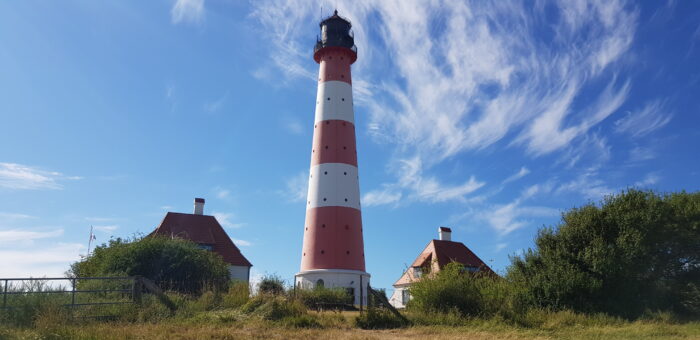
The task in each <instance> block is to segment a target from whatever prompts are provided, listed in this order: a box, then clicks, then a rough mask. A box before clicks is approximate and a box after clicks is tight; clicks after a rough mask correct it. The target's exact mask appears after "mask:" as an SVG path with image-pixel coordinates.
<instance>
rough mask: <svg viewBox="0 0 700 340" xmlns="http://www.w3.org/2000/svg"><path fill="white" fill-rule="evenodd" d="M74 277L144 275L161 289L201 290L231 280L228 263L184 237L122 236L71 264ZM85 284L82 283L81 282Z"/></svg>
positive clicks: (218, 285)
mask: <svg viewBox="0 0 700 340" xmlns="http://www.w3.org/2000/svg"><path fill="white" fill-rule="evenodd" d="M68 274H69V275H70V276H72V277H85V276H114V275H129V276H135V275H141V276H143V277H146V278H148V279H150V280H153V281H155V282H157V283H158V284H159V285H160V286H161V287H162V288H164V289H169V290H175V291H178V292H182V293H200V292H202V291H203V290H204V289H206V288H210V287H212V286H215V287H220V286H221V285H224V284H226V283H227V282H228V279H229V276H228V275H229V273H228V267H227V265H226V263H224V261H223V260H222V259H221V257H220V256H219V255H218V254H216V253H213V252H210V251H206V250H203V249H200V248H199V247H198V246H197V244H195V243H193V242H191V241H188V240H183V239H171V238H167V237H160V236H155V237H144V238H134V239H132V240H123V239H121V238H117V239H113V240H110V241H109V243H108V244H102V245H100V246H97V247H96V248H95V250H94V251H93V252H92V254H91V255H90V256H89V257H86V258H84V259H82V260H81V261H78V262H75V263H73V264H72V265H71V269H70V270H69V272H68ZM81 284H82V283H81Z"/></svg>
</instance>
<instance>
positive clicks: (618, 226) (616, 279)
mask: <svg viewBox="0 0 700 340" xmlns="http://www.w3.org/2000/svg"><path fill="white" fill-rule="evenodd" d="M507 277H508V278H509V279H510V280H511V281H513V282H516V283H518V284H520V285H522V286H523V287H524V290H523V292H524V293H523V296H521V298H522V299H525V300H527V301H528V302H529V303H531V304H534V305H538V306H542V307H549V308H553V309H563V308H571V309H574V310H576V311H582V312H606V313H610V314H615V315H621V316H626V317H635V316H639V315H640V314H642V313H643V312H644V311H646V310H652V311H654V310H669V311H673V312H676V313H678V314H680V315H688V316H697V315H700V193H697V192H696V193H686V192H680V193H673V194H667V195H659V194H656V193H654V192H652V191H639V190H634V189H630V190H627V191H624V192H622V193H620V194H617V195H611V196H608V197H606V198H605V199H604V200H603V201H602V202H601V203H600V204H599V205H596V204H593V203H590V204H587V205H584V206H583V207H580V208H574V209H571V210H570V211H568V212H565V213H564V214H563V216H562V221H561V222H560V223H559V224H558V225H557V226H554V227H548V228H544V229H541V230H540V231H539V232H538V235H537V237H536V239H535V248H534V249H529V250H528V251H526V252H525V253H524V254H523V255H522V256H521V257H520V256H519V257H514V258H512V264H511V266H510V267H509V269H508V274H507Z"/></svg>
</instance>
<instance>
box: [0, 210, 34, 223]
mask: <svg viewBox="0 0 700 340" xmlns="http://www.w3.org/2000/svg"><path fill="white" fill-rule="evenodd" d="M32 218H36V216H31V215H27V214H18V213H8V212H1V211H0V221H3V220H4V221H8V220H10V221H14V220H26V219H32Z"/></svg>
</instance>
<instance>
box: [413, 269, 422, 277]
mask: <svg viewBox="0 0 700 340" xmlns="http://www.w3.org/2000/svg"><path fill="white" fill-rule="evenodd" d="M421 276H423V268H421V267H413V277H415V278H416V279H420V277H421Z"/></svg>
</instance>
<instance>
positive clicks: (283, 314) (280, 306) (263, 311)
mask: <svg viewBox="0 0 700 340" xmlns="http://www.w3.org/2000/svg"><path fill="white" fill-rule="evenodd" d="M241 311H242V312H243V313H246V314H250V315H255V316H258V317H260V318H262V319H265V320H281V319H284V318H288V317H298V316H301V315H305V314H306V308H305V307H304V305H303V304H301V303H300V302H299V301H296V300H289V299H287V298H286V297H284V296H279V295H267V294H258V295H257V296H255V297H253V298H252V299H250V301H248V302H247V303H246V304H245V305H243V307H241Z"/></svg>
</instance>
